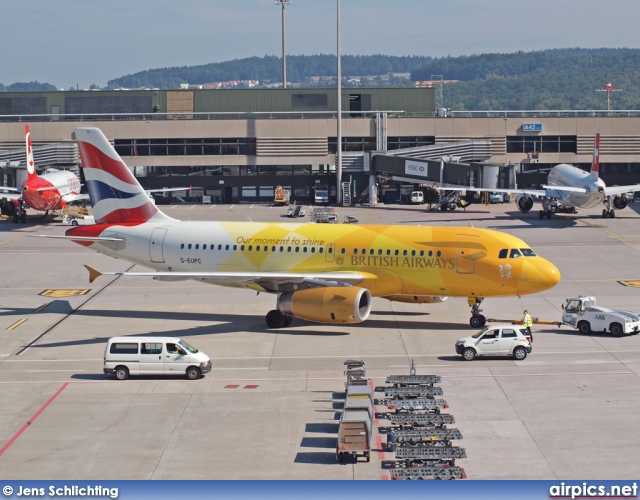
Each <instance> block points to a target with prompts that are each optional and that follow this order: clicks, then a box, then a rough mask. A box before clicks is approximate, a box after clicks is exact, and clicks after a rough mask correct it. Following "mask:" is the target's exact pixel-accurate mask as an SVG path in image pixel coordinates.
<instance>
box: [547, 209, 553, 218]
mask: <svg viewBox="0 0 640 500" xmlns="http://www.w3.org/2000/svg"><path fill="white" fill-rule="evenodd" d="M552 213H553V212H552V211H551V210H547V214H546V215H547V219H549V220H551V214H552Z"/></svg>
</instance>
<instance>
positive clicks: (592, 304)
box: [562, 295, 640, 335]
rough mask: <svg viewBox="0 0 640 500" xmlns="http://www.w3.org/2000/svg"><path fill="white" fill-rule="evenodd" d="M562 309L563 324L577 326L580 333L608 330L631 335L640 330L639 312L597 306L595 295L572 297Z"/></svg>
mask: <svg viewBox="0 0 640 500" xmlns="http://www.w3.org/2000/svg"><path fill="white" fill-rule="evenodd" d="M562 311H563V312H562V324H563V325H568V326H572V327H574V328H577V329H578V330H579V331H580V333H584V334H588V333H591V332H607V331H608V332H610V333H611V334H612V335H625V334H626V335H631V334H635V333H638V331H640V314H639V313H637V312H633V311H614V310H612V309H607V308H606V307H599V306H596V298H595V297H590V296H582V295H581V296H579V297H570V298H568V299H566V301H565V303H564V304H562Z"/></svg>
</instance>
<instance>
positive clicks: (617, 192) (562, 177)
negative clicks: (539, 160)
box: [444, 127, 640, 219]
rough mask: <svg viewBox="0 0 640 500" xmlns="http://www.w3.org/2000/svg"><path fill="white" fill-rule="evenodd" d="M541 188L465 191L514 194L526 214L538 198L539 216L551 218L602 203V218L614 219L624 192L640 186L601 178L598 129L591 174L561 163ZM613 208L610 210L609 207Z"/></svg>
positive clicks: (453, 188) (520, 208)
mask: <svg viewBox="0 0 640 500" xmlns="http://www.w3.org/2000/svg"><path fill="white" fill-rule="evenodd" d="M542 187H543V188H544V189H485V188H466V190H467V191H492V192H496V193H509V194H515V195H517V196H516V200H515V201H516V206H517V207H518V210H520V211H521V212H522V213H525V214H526V213H528V212H529V211H530V210H531V209H532V208H533V203H534V199H533V197H534V196H538V197H540V201H541V203H542V210H540V211H539V212H538V217H539V218H540V219H544V218H545V217H547V218H548V219H551V215H552V213H553V212H554V211H555V212H570V213H576V212H577V210H578V209H579V208H592V207H595V206H596V205H598V204H600V203H602V204H604V206H605V208H604V209H603V210H602V217H605V218H606V217H611V218H613V217H615V216H616V211H615V209H618V210H622V209H623V208H625V207H626V206H627V204H628V203H629V200H628V198H627V193H629V192H631V191H639V190H640V184H633V185H630V186H612V187H608V186H607V185H606V184H605V182H604V181H603V180H602V179H601V178H600V128H599V127H598V128H597V130H596V139H595V147H594V150H593V163H592V165H591V172H590V173H588V172H585V171H584V170H582V169H581V168H578V167H574V166H573V165H568V164H566V163H561V164H559V165H556V166H555V167H553V168H552V169H551V170H550V171H549V174H548V175H547V185H543V186H542ZM444 189H445V190H449V189H451V190H459V191H462V190H465V188H461V187H459V186H456V187H446V188H444ZM611 205H613V208H612V207H611Z"/></svg>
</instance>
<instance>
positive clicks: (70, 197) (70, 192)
mask: <svg viewBox="0 0 640 500" xmlns="http://www.w3.org/2000/svg"><path fill="white" fill-rule="evenodd" d="M24 129H25V143H26V149H27V180H26V181H24V182H23V183H22V186H21V188H20V189H17V188H8V187H2V189H3V190H7V191H14V192H13V193H2V194H0V197H2V198H5V199H6V200H7V201H6V202H4V203H3V204H2V207H0V210H1V212H2V214H3V215H7V216H12V215H13V222H18V221H20V222H25V221H26V219H27V213H26V209H25V203H26V204H27V205H28V206H30V207H31V208H33V209H35V210H38V211H41V212H47V213H48V212H49V210H59V209H61V208H63V207H64V206H65V205H67V204H68V203H70V202H73V201H81V200H88V199H89V196H88V195H86V194H80V180H79V179H78V177H77V176H76V175H75V174H74V173H73V172H70V171H67V170H57V169H55V168H50V169H47V171H46V172H45V173H44V174H43V175H38V174H37V173H36V169H35V164H34V162H33V149H32V146H31V134H30V132H29V125H25V126H24Z"/></svg>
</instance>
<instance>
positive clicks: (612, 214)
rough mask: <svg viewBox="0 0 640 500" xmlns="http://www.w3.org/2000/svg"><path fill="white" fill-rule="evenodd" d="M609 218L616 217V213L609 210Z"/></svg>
mask: <svg viewBox="0 0 640 500" xmlns="http://www.w3.org/2000/svg"><path fill="white" fill-rule="evenodd" d="M609 217H611V218H612V219H614V218H615V217H616V211H615V210H614V209H613V208H612V209H611V210H609Z"/></svg>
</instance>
